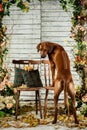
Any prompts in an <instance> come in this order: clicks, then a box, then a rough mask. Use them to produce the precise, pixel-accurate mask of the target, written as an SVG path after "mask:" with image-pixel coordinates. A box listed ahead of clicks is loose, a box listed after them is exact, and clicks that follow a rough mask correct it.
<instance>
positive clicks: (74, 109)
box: [68, 81, 78, 124]
mask: <svg viewBox="0 0 87 130" xmlns="http://www.w3.org/2000/svg"><path fill="white" fill-rule="evenodd" d="M68 92H69V95H70V97H71V100H72V107H73V116H74V119H75V123H76V124H78V120H77V115H76V108H75V102H76V100H75V88H74V83H73V81H72V82H70V83H69V89H68Z"/></svg>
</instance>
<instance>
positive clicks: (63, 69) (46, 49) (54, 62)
mask: <svg viewBox="0 0 87 130" xmlns="http://www.w3.org/2000/svg"><path fill="white" fill-rule="evenodd" d="M37 49H38V51H39V52H40V55H41V58H45V57H46V56H47V55H48V58H49V61H50V65H51V71H52V81H53V82H52V86H54V87H55V88H54V106H55V115H54V120H53V123H56V122H57V111H58V108H57V102H58V98H59V95H60V93H61V91H62V90H64V102H65V106H66V107H67V108H68V116H69V103H68V94H69V96H70V97H71V99H72V106H73V116H74V119H75V123H78V120H77V116H76V109H75V88H74V83H73V79H72V74H71V71H70V60H69V57H68V55H67V53H66V51H65V49H64V48H63V47H62V46H61V45H59V44H57V43H51V42H41V43H39V44H38V45H37ZM55 70H56V71H57V74H56V77H55Z"/></svg>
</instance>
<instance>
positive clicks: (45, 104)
mask: <svg viewBox="0 0 87 130" xmlns="http://www.w3.org/2000/svg"><path fill="white" fill-rule="evenodd" d="M48 92H49V90H48V89H46V95H45V103H44V119H45V118H46V113H47V101H48Z"/></svg>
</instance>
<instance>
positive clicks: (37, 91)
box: [37, 91, 42, 119]
mask: <svg viewBox="0 0 87 130" xmlns="http://www.w3.org/2000/svg"><path fill="white" fill-rule="evenodd" d="M37 95H38V101H39V109H40V117H41V119H42V108H41V100H40V94H39V91H37Z"/></svg>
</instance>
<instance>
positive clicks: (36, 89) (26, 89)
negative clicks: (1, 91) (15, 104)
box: [17, 87, 43, 91]
mask: <svg viewBox="0 0 87 130" xmlns="http://www.w3.org/2000/svg"><path fill="white" fill-rule="evenodd" d="M42 88H43V87H32V88H29V87H27V88H21V87H17V91H38V90H40V89H42Z"/></svg>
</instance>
